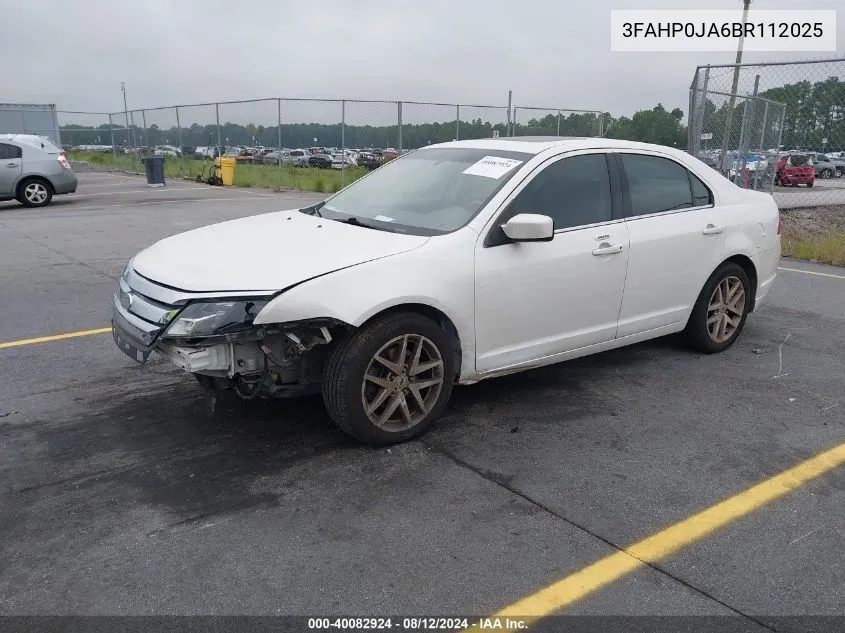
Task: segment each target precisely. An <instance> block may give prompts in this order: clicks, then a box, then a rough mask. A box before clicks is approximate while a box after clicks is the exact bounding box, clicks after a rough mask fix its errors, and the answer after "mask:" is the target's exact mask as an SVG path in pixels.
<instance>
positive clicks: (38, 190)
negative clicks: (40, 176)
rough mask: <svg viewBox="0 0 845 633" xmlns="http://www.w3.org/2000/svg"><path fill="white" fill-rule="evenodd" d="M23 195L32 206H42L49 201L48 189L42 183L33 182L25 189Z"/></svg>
mask: <svg viewBox="0 0 845 633" xmlns="http://www.w3.org/2000/svg"><path fill="white" fill-rule="evenodd" d="M23 195H24V196H25V197H26V199H27V200H28V201H29V202H30V203H32V204H42V203H43V202H44V201H45V200H46V199H47V187H45V186H44V185H42V184H41V183H40V182H31V183H29V184H28V185H27V186H26V187H25V188H24V190H23Z"/></svg>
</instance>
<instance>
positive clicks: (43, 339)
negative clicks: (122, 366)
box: [0, 327, 111, 349]
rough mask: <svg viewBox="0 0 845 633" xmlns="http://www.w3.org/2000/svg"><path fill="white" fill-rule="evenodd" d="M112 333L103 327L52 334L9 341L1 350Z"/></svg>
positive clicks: (0, 344)
mask: <svg viewBox="0 0 845 633" xmlns="http://www.w3.org/2000/svg"><path fill="white" fill-rule="evenodd" d="M106 332H111V328H110V327H101V328H97V329H96V330H81V331H79V332H67V333H66V334H52V335H50V336H39V337H37V338H25V339H21V340H19V341H7V342H5V343H0V349H6V348H7V347H21V346H23V345H35V344H36V343H49V342H50V341H61V340H64V339H67V338H77V337H79V336H92V335H94V334H105V333H106Z"/></svg>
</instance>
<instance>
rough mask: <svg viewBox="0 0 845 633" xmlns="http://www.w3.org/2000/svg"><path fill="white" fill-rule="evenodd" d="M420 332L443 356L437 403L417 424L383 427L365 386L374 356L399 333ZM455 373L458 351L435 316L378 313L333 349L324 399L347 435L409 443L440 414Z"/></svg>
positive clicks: (377, 442) (374, 441)
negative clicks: (370, 408)
mask: <svg viewBox="0 0 845 633" xmlns="http://www.w3.org/2000/svg"><path fill="white" fill-rule="evenodd" d="M405 334H411V335H420V336H423V337H425V338H426V339H428V341H429V342H431V343H433V344H434V346H436V348H437V351H438V352H439V353H440V357H441V359H442V361H443V365H442V372H443V373H442V376H443V382H442V385H441V386H440V390H439V393H438V394H437V395H436V399H434V401H433V406H431V408H430V409H429V410H428V413H427V414H425V416H424V417H423V418H422V419H421V420H419V421H417V422H416V423H415V424H414V425H413V426H411V427H410V428H407V429H402V430H395V431H394V430H388V429H385V428H383V427H380V426H377V425H376V424H375V423H374V422H372V421H371V420H370V418H369V417H368V415H367V413H366V411H365V410H364V403H363V399H362V385H363V383H364V374H365V372H366V371H367V369H368V367H369V365H370V363H371V361H372V360H373V357H374V356H375V355H376V353H377V352H378V351H379V350H380V349H381V348H382V347H383V346H384V345H386V344H387V343H389V342H390V341H391V340H393V339H394V338H396V337H399V336H402V335H405ZM454 377H455V350H454V348H453V343H452V341H451V340H450V337H449V336H448V335H447V334H446V332H444V331H443V329H442V328H441V327H440V326H439V325H437V324H436V323H434V322H433V321H431V320H430V319H428V318H426V317H424V316H422V315H420V314H415V313H412V312H396V313H392V314H388V315H385V316H383V317H376V318H375V319H374V320H373V321H372V322H370V323H369V324H367V325H365V326H364V327H362V328H361V329H359V330H357V331H355V332H353V333H351V334H350V335H349V336H348V337H347V338H345V339H343V340H342V341H341V342H340V343H339V344H338V346H337V347H336V348H335V349H334V350H333V351H332V353H331V355H330V356H329V358H328V360H327V361H326V366H325V371H324V376H323V401H324V402H325V405H326V409H327V410H328V412H329V415H330V416H331V418H332V420H334V422H335V423H336V424H337V425H338V426H339V427H340V428H341V429H342V430H343V431H344V432H346V433H347V434H349V435H351V436H352V437H354V438H355V439H357V440H359V441H361V442H364V443H366V444H372V445H377V446H384V445H388V444H395V443H398V442H404V441H406V440H409V439H411V438H413V437H417V436H419V435H421V434H422V433H424V432H425V431H426V430H428V428H429V427H430V426H431V424H432V423H433V422H434V421H435V420H436V419H437V418H438V417H440V415H441V413H442V412H443V409H444V408H445V407H446V403H447V402H448V400H449V396H450V395H451V393H452V386H453V384H454Z"/></svg>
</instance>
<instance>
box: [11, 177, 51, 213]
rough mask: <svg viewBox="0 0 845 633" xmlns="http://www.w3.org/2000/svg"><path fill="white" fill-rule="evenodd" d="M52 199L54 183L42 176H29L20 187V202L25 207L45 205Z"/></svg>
mask: <svg viewBox="0 0 845 633" xmlns="http://www.w3.org/2000/svg"><path fill="white" fill-rule="evenodd" d="M52 199H53V187H52V185H50V183H49V182H47V181H46V180H42V179H41V178H29V179H27V180H24V181H23V182H22V183H21V184H20V186H19V187H18V202H20V203H21V204H22V205H24V206H25V207H44V206H47V205H48V204H50V200H52Z"/></svg>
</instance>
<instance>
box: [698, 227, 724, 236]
mask: <svg viewBox="0 0 845 633" xmlns="http://www.w3.org/2000/svg"><path fill="white" fill-rule="evenodd" d="M724 230H725V227H724V226H716V225H714V224H708V225H707V226H705V227H704V229H703V230H702V231H701V234H702V235H718V234H719V233H721V232H722V231H724Z"/></svg>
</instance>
